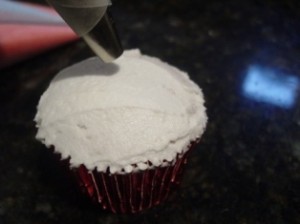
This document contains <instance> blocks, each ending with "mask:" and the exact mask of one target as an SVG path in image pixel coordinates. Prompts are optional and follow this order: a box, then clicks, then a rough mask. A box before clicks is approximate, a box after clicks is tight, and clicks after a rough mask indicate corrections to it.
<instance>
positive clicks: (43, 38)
mask: <svg viewBox="0 0 300 224" xmlns="http://www.w3.org/2000/svg"><path fill="white" fill-rule="evenodd" d="M76 39H78V36H77V35H76V34H75V33H74V32H73V31H72V30H71V28H69V27H68V26H67V25H66V24H65V23H64V22H63V20H62V19H61V18H60V17H59V15H58V14H57V13H56V12H55V11H54V10H53V9H52V8H50V7H46V6H40V5H35V4H26V3H19V2H13V1H7V0H4V1H2V2H0V68H3V67H5V66H8V65H12V64H13V63H15V62H17V61H21V60H23V59H26V58H29V57H31V56H34V55H37V54H38V53H41V52H44V51H46V50H49V49H51V48H54V47H56V46H59V45H61V44H64V43H66V42H69V41H73V40H76Z"/></svg>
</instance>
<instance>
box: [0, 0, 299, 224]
mask: <svg viewBox="0 0 300 224" xmlns="http://www.w3.org/2000/svg"><path fill="white" fill-rule="evenodd" d="M3 2H4V1H3ZM3 2H0V8H1V4H3ZM23 2H25V1H23ZM29 2H30V3H35V4H42V5H46V3H45V1H42V0H40V1H39V0H36V1H26V3H29ZM299 10H300V1H298V0H289V1H288V0H286V1H284V0H265V1H255V0H246V1H237V0H228V1H217V0H211V1H202V0H201V1H191V0H189V1H188V0H186V1H183V0H172V1H171V0H170V1H168V0H164V1H162V0H160V1H159V0H153V1H141V0H139V1H138V0H131V1H125V0H122V1H121V0H120V1H117V0H114V1H113V6H112V14H113V17H114V20H115V23H116V26H117V30H118V32H119V36H120V39H121V42H122V44H123V47H124V48H125V49H132V48H139V49H141V51H142V52H143V53H144V54H148V55H151V56H155V57H158V58H161V59H162V60H164V61H166V62H168V63H170V64H172V65H174V66H176V67H178V68H179V69H181V70H184V71H186V72H188V74H189V75H190V77H191V79H192V80H194V81H195V82H196V83H197V84H198V85H199V86H200V87H201V88H202V89H203V92H204V96H205V100H206V104H205V105H206V107H207V113H208V117H209V122H208V127H207V130H206V132H205V134H204V136H203V138H202V140H201V143H200V144H199V146H198V147H197V148H196V149H195V150H193V151H192V153H191V154H190V157H189V160H188V161H189V162H188V164H187V167H186V170H185V171H186V172H185V175H184V177H183V180H182V184H181V186H180V187H179V188H178V189H177V190H176V192H175V193H174V194H173V195H172V196H171V198H170V200H168V201H167V202H166V203H164V204H163V205H160V206H158V207H156V208H153V209H150V210H147V211H145V212H143V213H140V214H137V215H114V214H111V213H109V212H104V211H102V210H101V209H100V208H98V207H95V206H93V205H91V204H90V203H89V202H88V201H86V200H85V199H84V198H82V197H81V196H79V194H77V193H78V192H76V190H75V189H73V188H72V186H71V185H70V184H69V183H68V181H66V180H65V176H64V175H63V174H62V173H61V171H60V169H59V168H58V167H57V166H56V165H55V162H53V161H52V158H51V153H48V152H47V151H46V150H45V148H44V147H43V146H42V145H41V144H40V143H39V142H37V141H36V140H35V138H34V137H35V133H36V129H35V124H34V122H33V117H34V115H35V112H36V105H37V103H38V100H39V97H40V95H41V94H42V93H43V91H45V89H46V88H47V86H48V85H49V82H50V81H51V79H52V78H53V77H54V76H55V74H56V73H57V72H58V71H60V70H61V69H63V68H65V67H67V66H69V65H71V64H74V63H75V62H78V61H81V60H83V59H85V58H87V57H91V56H93V53H92V52H91V50H90V49H89V48H88V47H87V45H86V44H85V43H84V42H83V40H81V39H78V38H77V37H76V36H75V35H73V34H70V33H69V31H65V30H64V31H62V34H61V36H60V38H58V35H57V34H56V32H57V29H54V31H53V30H52V31H51V38H49V39H51V40H53V42H51V43H52V44H51V45H50V44H48V45H47V44H44V45H39V46H38V47H37V48H36V46H37V44H36V43H45V42H46V43H50V42H49V41H50V40H47V41H45V39H44V38H43V37H44V36H47V35H45V33H43V35H42V36H41V38H40V39H39V40H38V41H37V40H36V39H34V38H33V37H36V38H37V37H38V33H39V32H40V30H41V28H40V27H39V28H38V29H33V31H30V32H37V34H32V35H30V32H29V30H28V32H27V31H26V29H25V31H22V32H23V33H24V35H22V33H21V34H20V35H18V36H17V37H18V38H15V39H14V41H10V42H9V44H11V45H10V46H12V48H13V49H14V50H10V49H12V48H10V47H9V48H8V47H7V45H5V44H4V45H1V40H2V39H1V38H0V56H1V57H0V63H1V61H2V62H4V61H8V56H9V57H10V58H9V59H10V61H9V63H7V64H6V65H5V66H3V67H2V68H1V70H0V102H1V107H0V130H1V131H0V147H1V148H0V169H1V172H0V183H1V185H0V223H5V224H6V223H9V224H12V223H25V224H26V223H45V224H46V223H230V224H233V223H239V224H252V223H253V224H254V223H255V224H259V223H261V224H267V223H272V224H274V223H278V224H279V223H284V224H285V223H300V215H299V211H300V190H299V189H300V140H299V139H300V105H299V79H300V60H299V58H300V39H299V37H300V27H299V24H300V11H299ZM0 18H1V14H0ZM5 24H6V25H7V22H6V23H5ZM1 25H3V24H0V37H1V36H2V37H3V39H5V40H7V39H11V38H7V33H8V32H7V33H6V31H7V27H6V31H5V32H4V31H3V30H4V28H3V27H4V26H1ZM19 25H20V24H19ZM25 25H26V24H25ZM25 25H24V24H23V25H22V26H23V28H22V29H24V26H25ZM39 26H42V25H39ZM35 28H37V27H35ZM48 28H49V25H47V31H43V32H49V30H48ZM1 29H2V30H1ZM66 33H67V34H68V35H66ZM9 35H10V34H9ZM25 36H26V38H28V39H26V41H27V42H26V44H24V42H22V41H25V40H24V39H25ZM4 37H5V38H4ZM8 37H10V36H8ZM48 37H50V35H48ZM54 40H59V41H54ZM20 41H21V42H20ZM20 43H21V44H20ZM16 46H17V47H16ZM28 46H29V51H25V52H29V53H26V54H24V55H23V56H22V57H19V56H18V54H19V53H20V51H19V50H20V49H24V48H25V47H26V49H28ZM1 49H2V52H4V53H2V54H1ZM3 49H4V50H3ZM36 49H39V50H38V51H36ZM12 51H13V52H14V54H11V52H12ZM10 55H13V56H10Z"/></svg>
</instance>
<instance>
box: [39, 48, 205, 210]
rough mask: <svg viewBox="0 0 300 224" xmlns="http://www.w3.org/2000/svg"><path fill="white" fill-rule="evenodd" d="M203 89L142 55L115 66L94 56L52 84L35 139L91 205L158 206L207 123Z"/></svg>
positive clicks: (133, 53)
mask: <svg viewBox="0 0 300 224" xmlns="http://www.w3.org/2000/svg"><path fill="white" fill-rule="evenodd" d="M203 104H204V99H203V94H202V91H201V89H200V88H199V87H198V86H197V85H196V84H195V83H194V82H192V81H191V80H190V79H189V77H188V75H187V74H186V73H184V72H182V71H180V70H178V69H177V68H175V67H173V66H171V65H168V64H167V63H164V62H162V61H160V60H159V59H157V58H153V57H149V56H146V55H142V54H141V53H140V52H139V50H130V51H125V52H124V54H123V55H122V56H121V57H120V58H119V59H117V60H116V61H115V62H114V63H109V64H105V63H102V62H101V61H100V60H99V59H98V58H96V57H94V58H89V59H87V60H84V61H82V62H79V63H77V64H75V65H73V66H71V67H68V68H66V69H64V70H62V71H61V72H59V74H58V75H57V76H56V77H55V78H54V79H53V80H52V82H51V84H50V86H49V87H48V89H47V90H46V91H45V93H44V94H43V95H42V97H41V99H40V102H39V104H38V108H37V114H36V116H35V122H36V126H37V128H38V132H37V136H36V138H37V139H38V140H40V141H41V142H42V143H43V144H45V145H46V146H47V147H48V148H51V147H53V148H54V151H55V152H56V153H58V154H60V156H61V159H62V160H67V161H68V162H69V169H70V171H71V172H72V173H74V174H75V176H76V177H77V181H78V184H79V185H80V186H81V188H82V190H83V192H85V193H86V194H87V195H88V196H89V197H90V198H91V199H92V200H93V201H95V202H96V203H99V204H100V205H101V206H102V208H104V209H108V210H110V211H112V212H115V213H135V212H139V211H142V210H144V209H146V208H149V207H152V206H154V205H158V204H160V203H161V202H163V201H164V200H166V198H167V196H168V195H169V192H170V191H171V190H172V189H173V188H174V186H176V185H177V184H178V183H179V180H180V176H181V174H182V170H183V167H184V164H185V163H186V156H187V153H188V152H189V151H190V149H191V148H192V147H193V146H194V145H195V144H196V143H197V142H198V141H199V140H200V137H201V135H202V134H203V131H204V129H205V126H206V122H207V116H206V113H205V107H204V105H203Z"/></svg>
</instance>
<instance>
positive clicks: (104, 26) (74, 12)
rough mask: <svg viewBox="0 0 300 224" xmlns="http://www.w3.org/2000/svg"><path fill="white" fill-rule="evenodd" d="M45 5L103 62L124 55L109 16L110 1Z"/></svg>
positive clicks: (70, 0)
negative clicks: (50, 6)
mask: <svg viewBox="0 0 300 224" xmlns="http://www.w3.org/2000/svg"><path fill="white" fill-rule="evenodd" d="M47 1H48V2H49V4H50V5H52V6H53V7H54V8H55V10H56V11H57V12H58V13H59V14H60V16H61V17H62V18H63V19H64V20H65V22H66V23H67V24H68V25H69V26H70V27H71V28H72V29H73V31H74V32H75V33H76V34H77V35H78V36H80V37H82V38H83V39H84V41H85V42H86V43H87V44H88V46H89V47H90V48H91V49H92V50H93V51H94V53H95V54H96V55H97V56H98V57H99V58H100V59H101V60H102V61H103V62H105V63H109V62H112V61H113V60H115V59H116V58H118V57H119V56H120V55H121V54H122V53H123V48H122V46H121V43H120V40H119V37H118V35H117V32H116V28H115V26H114V21H113V19H112V17H111V14H110V12H109V6H110V5H111V1H110V0H47Z"/></svg>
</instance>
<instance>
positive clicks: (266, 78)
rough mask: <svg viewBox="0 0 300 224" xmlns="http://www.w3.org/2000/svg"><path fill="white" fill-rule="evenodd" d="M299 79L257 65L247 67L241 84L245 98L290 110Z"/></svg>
mask: <svg viewBox="0 0 300 224" xmlns="http://www.w3.org/2000/svg"><path fill="white" fill-rule="evenodd" d="M298 86H299V79H298V77H296V76H293V75H288V74H283V73H280V72H278V71H276V70H275V69H270V68H265V67H262V66H258V65H252V66H250V67H249V69H248V71H247V73H246V78H245V80H244V83H243V93H244V95H245V96H246V97H247V98H250V99H253V100H255V101H258V102H264V103H269V104H273V105H275V106H279V107H282V108H291V107H292V106H293V105H294V104H295V101H296V98H297V92H298Z"/></svg>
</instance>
